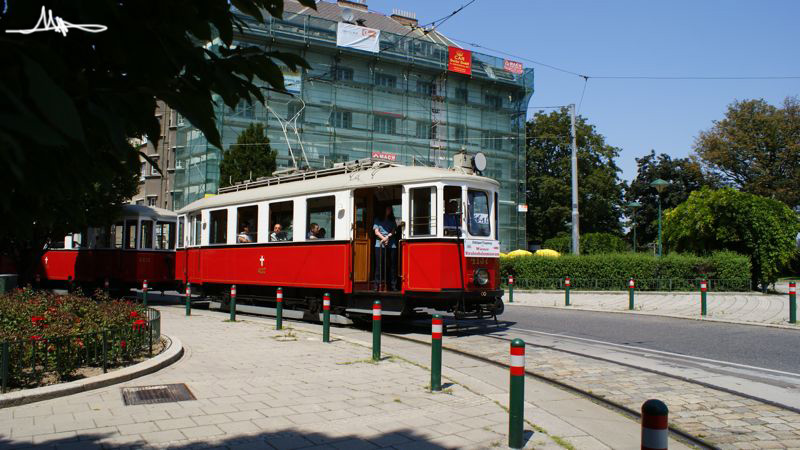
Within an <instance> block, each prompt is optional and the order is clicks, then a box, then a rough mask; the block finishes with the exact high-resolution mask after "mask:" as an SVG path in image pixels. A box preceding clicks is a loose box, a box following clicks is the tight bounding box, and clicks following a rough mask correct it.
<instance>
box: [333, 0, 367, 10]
mask: <svg viewBox="0 0 800 450" xmlns="http://www.w3.org/2000/svg"><path fill="white" fill-rule="evenodd" d="M336 3H337V4H338V5H339V6H341V7H343V8H353V9H358V10H361V11H367V0H338V1H337V2H336Z"/></svg>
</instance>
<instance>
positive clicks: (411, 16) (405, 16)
mask: <svg viewBox="0 0 800 450" xmlns="http://www.w3.org/2000/svg"><path fill="white" fill-rule="evenodd" d="M390 17H391V18H392V19H394V20H396V21H398V22H400V23H401V24H403V25H407V26H409V27H416V26H418V25H419V22H418V21H417V14H416V13H413V12H411V11H403V10H402V9H397V8H395V9H393V10H392V15H391V16H390Z"/></svg>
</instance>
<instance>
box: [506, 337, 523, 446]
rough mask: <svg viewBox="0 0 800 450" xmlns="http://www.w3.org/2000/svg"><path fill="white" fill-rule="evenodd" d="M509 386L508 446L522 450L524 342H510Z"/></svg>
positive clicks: (518, 340) (516, 340)
mask: <svg viewBox="0 0 800 450" xmlns="http://www.w3.org/2000/svg"><path fill="white" fill-rule="evenodd" d="M510 384H511V386H510V389H509V392H510V394H509V402H508V446H509V447H511V448H522V433H523V426H524V419H525V417H524V416H525V341H523V340H522V339H514V340H513V341H511V382H510Z"/></svg>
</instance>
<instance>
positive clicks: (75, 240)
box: [72, 233, 83, 248]
mask: <svg viewBox="0 0 800 450" xmlns="http://www.w3.org/2000/svg"><path fill="white" fill-rule="evenodd" d="M81 247H83V233H72V248H81Z"/></svg>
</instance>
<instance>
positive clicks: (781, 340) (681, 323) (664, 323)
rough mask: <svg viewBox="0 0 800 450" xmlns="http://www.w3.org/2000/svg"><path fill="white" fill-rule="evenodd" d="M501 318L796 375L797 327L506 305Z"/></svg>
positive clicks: (524, 326) (799, 358)
mask: <svg viewBox="0 0 800 450" xmlns="http://www.w3.org/2000/svg"><path fill="white" fill-rule="evenodd" d="M500 319H501V320H503V321H508V322H512V324H509V325H510V326H511V327H512V328H515V329H521V330H533V331H538V332H544V333H553V334H561V335H564V336H570V337H577V338H583V339H593V340H598V341H604V342H609V343H612V344H618V345H625V346H634V347H639V348H646V349H652V350H659V351H665V352H671V353H677V354H680V355H688V356H694V357H699V358H708V359H714V360H720V361H725V362H731V363H736V364H745V365H750V366H756V367H761V368H766V369H772V370H780V371H786V372H794V373H800V330H785V329H778V328H768V327H760V326H750V325H735V324H726V323H719V322H701V321H697V320H685V319H672V318H668V317H655V316H646V315H638V314H613V313H602V312H592V311H580V310H563V309H553V308H537V307H530V306H513V305H508V304H506V309H505V312H504V313H503V315H502V316H500ZM587 342H588V341H587Z"/></svg>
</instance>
